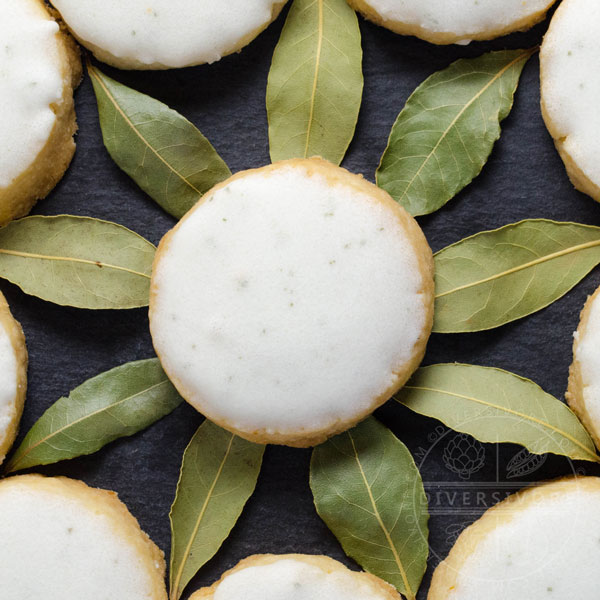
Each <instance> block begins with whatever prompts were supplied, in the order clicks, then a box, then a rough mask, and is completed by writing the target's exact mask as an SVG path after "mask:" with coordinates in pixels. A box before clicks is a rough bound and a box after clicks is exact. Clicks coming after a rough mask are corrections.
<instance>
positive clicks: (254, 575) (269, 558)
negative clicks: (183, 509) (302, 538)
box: [190, 554, 401, 600]
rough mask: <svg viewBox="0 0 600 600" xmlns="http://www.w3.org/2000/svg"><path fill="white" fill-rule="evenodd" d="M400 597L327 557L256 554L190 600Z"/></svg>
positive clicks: (368, 599)
mask: <svg viewBox="0 0 600 600" xmlns="http://www.w3.org/2000/svg"><path fill="white" fill-rule="evenodd" d="M241 598H243V599H244V600H308V599H312V598H315V599H316V598H318V599H319V600H401V598H400V594H398V592H397V591H396V590H395V589H394V588H393V587H392V586H391V585H390V584H388V583H386V582H385V581H383V580H382V579H379V578H378V577H375V576H373V575H370V574H369V573H362V572H356V571H350V569H347V568H346V567H345V566H344V565H343V564H342V563H340V562H338V561H337V560H333V559H332V558H329V557H327V556H310V555H307V554H282V555H273V554H256V555H254V556H249V557H248V558H246V559H244V560H242V561H241V562H240V563H238V564H237V565H236V566H235V567H234V568H233V569H231V570H229V571H227V572H226V573H225V574H224V575H223V577H221V579H220V580H219V581H218V582H217V583H215V584H214V585H212V586H211V587H209V588H203V589H201V590H198V591H197V592H196V593H195V594H193V595H192V597H191V598H190V600H240V599H241Z"/></svg>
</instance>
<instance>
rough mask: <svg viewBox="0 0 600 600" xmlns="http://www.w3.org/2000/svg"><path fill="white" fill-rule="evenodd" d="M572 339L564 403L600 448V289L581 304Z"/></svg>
mask: <svg viewBox="0 0 600 600" xmlns="http://www.w3.org/2000/svg"><path fill="white" fill-rule="evenodd" d="M574 338H575V341H574V344H573V363H572V364H571V368H570V371H569V388H568V390H567V402H568V403H569V406H570V407H571V408H572V409H573V411H574V412H575V413H576V414H577V416H578V417H579V418H580V419H581V421H582V423H583V424H584V425H585V427H586V429H587V430H588V431H589V433H590V435H591V436H592V438H593V440H594V442H595V444H596V446H597V447H598V448H600V288H598V289H597V290H596V292H595V293H594V294H593V295H592V296H590V297H589V298H588V300H587V302H586V303H585V306H584V307H583V310H582V311H581V319H580V322H579V327H578V328H577V331H576V332H575V335H574Z"/></svg>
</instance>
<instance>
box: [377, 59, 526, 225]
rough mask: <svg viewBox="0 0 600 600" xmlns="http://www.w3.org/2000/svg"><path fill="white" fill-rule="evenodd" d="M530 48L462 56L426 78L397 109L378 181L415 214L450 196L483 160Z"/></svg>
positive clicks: (428, 210)
mask: <svg viewBox="0 0 600 600" xmlns="http://www.w3.org/2000/svg"><path fill="white" fill-rule="evenodd" d="M533 52H534V51H533V50H503V51H500V52H490V53H487V54H484V55H483V56H480V57H478V58H472V59H460V60H457V61H456V62H454V63H452V64H451V65H450V66H449V67H448V68H447V69H444V70H443V71H438V72H437V73H434V74H433V75H432V76H431V77H429V78H428V79H426V80H425V82H424V83H422V84H421V85H420V86H419V87H418V88H417V89H416V90H415V91H414V92H413V94H412V95H411V96H410V98H409V99H408V101H407V102H406V106H405V107H404V109H403V110H402V112H401V113H400V114H399V115H398V118H397V120H396V123H395V124H394V126H393V128H392V132H391V134H390V139H389V142H388V146H387V148H386V150H385V152H384V154H383V156H382V158H381V163H380V165H379V168H378V169H377V185H379V187H381V188H383V189H384V190H386V191H387V192H388V193H389V194H390V195H391V196H392V197H393V198H394V199H395V200H396V201H397V202H399V203H400V204H401V205H402V206H403V207H404V208H406V210H407V211H408V212H409V213H411V214H412V215H414V216H418V215H425V214H429V213H432V212H434V211H436V210H438V209H439V208H440V207H442V206H443V205H444V204H446V202H448V201H449V200H451V199H452V198H453V197H454V196H455V195H456V194H457V193H458V192H459V191H460V190H461V189H463V188H464V187H465V186H466V185H468V184H469V183H470V182H471V181H472V180H473V179H474V178H475V177H477V175H479V173H480V172H481V169H482V168H483V166H484V164H485V163H486V161H487V159H488V157H489V155H490V153H491V151H492V148H493V146H494V143H495V142H496V140H497V139H498V138H499V137H500V122H501V121H502V120H503V119H504V118H506V116H507V115H508V114H509V112H510V110H511V108H512V105H513V98H514V94H515V90H516V89H517V85H518V83H519V78H520V75H521V71H522V70H523V67H524V66H525V64H526V62H527V60H528V59H529V57H530V56H531V55H532V54H533Z"/></svg>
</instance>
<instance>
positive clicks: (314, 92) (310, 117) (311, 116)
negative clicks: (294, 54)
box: [304, 0, 325, 158]
mask: <svg viewBox="0 0 600 600" xmlns="http://www.w3.org/2000/svg"><path fill="white" fill-rule="evenodd" d="M324 1H325V0H317V4H318V7H319V17H318V18H319V26H318V37H319V40H318V42H317V54H316V57H315V75H314V78H313V85H312V92H311V96H310V112H309V115H308V129H307V131H306V144H305V146H304V158H308V148H309V145H310V136H311V133H312V123H313V119H314V114H315V101H316V96H317V85H318V82H319V70H320V68H321V52H322V50H323V2H324Z"/></svg>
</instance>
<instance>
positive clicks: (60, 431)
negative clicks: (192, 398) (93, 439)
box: [8, 379, 169, 472]
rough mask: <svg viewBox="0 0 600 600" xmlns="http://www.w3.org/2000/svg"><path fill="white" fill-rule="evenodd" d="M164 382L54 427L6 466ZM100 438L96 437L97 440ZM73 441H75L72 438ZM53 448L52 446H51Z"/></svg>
mask: <svg viewBox="0 0 600 600" xmlns="http://www.w3.org/2000/svg"><path fill="white" fill-rule="evenodd" d="M165 383H169V380H168V379H163V380H162V381H160V382H159V383H155V384H154V385H152V386H150V387H147V388H144V389H143V390H140V391H139V392H137V393H135V394H132V395H131V396H127V397H126V398H123V399H121V400H119V401H117V402H114V403H113V404H110V405H108V406H103V407H102V408H99V409H98V410H95V411H93V412H91V413H88V414H86V415H84V416H82V417H80V418H79V419H76V420H75V421H72V422H71V423H68V424H67V425H64V426H63V427H59V428H58V429H56V430H55V431H53V432H52V433H50V434H49V435H47V436H45V437H44V438H42V439H41V440H38V441H37V442H36V443H35V444H33V445H32V446H30V447H29V448H28V449H27V450H26V451H25V452H24V453H23V454H22V455H21V456H20V457H19V458H18V459H17V460H16V461H15V462H14V463H13V462H12V461H11V462H10V463H9V465H8V467H10V471H9V472H12V471H14V470H15V469H14V467H15V466H16V465H18V464H19V463H20V462H22V461H23V459H24V458H25V457H26V456H29V454H31V452H33V450H35V449H36V448H38V447H39V446H41V445H42V444H45V443H47V442H48V440H50V439H52V438H54V437H56V436H57V435H60V434H61V433H64V432H65V431H67V430H69V429H71V428H72V427H75V426H76V425H78V424H79V423H81V422H83V421H85V420H87V419H91V418H92V417H95V416H96V415H99V414H101V413H103V412H106V411H109V410H111V409H113V408H116V407H118V406H120V405H121V404H123V403H125V402H129V401H130V400H133V399H134V398H137V397H138V396H141V395H142V394H146V393H148V392H151V391H152V390H154V389H155V388H157V387H160V386H161V385H164V384H165ZM122 424H123V425H124V426H125V423H123V422H122ZM71 439H73V438H71ZM99 439H100V438H98V440H99ZM73 441H76V440H74V439H73ZM53 448H54V447H53ZM54 449H55V450H57V451H58V448H54Z"/></svg>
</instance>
